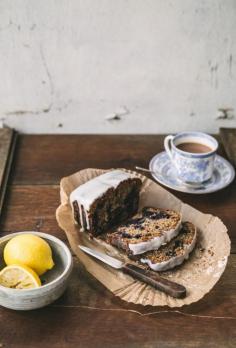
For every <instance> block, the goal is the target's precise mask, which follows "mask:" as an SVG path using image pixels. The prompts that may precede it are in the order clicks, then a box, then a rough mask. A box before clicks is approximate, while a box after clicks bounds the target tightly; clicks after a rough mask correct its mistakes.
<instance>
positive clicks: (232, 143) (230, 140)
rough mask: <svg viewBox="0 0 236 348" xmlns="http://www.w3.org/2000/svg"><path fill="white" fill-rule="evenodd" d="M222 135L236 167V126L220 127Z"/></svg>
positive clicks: (228, 154) (226, 149)
mask: <svg viewBox="0 0 236 348" xmlns="http://www.w3.org/2000/svg"><path fill="white" fill-rule="evenodd" d="M220 137H221V140H222V142H223V144H224V148H225V152H226V153H227V156H228V158H229V159H230V161H231V162H232V164H233V165H234V166H235V167H236V128H220Z"/></svg>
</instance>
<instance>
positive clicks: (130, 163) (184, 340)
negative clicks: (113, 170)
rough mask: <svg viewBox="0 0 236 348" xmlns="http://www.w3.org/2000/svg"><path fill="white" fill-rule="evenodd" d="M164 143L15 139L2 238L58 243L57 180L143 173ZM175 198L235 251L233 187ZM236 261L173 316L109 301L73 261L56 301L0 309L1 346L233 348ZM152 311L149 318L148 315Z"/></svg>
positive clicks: (76, 138) (152, 140) (235, 200)
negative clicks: (27, 308) (210, 219)
mask: <svg viewBox="0 0 236 348" xmlns="http://www.w3.org/2000/svg"><path fill="white" fill-rule="evenodd" d="M162 142H163V136H154V135H153V136H97V137H96V136H21V137H20V141H19V147H18V149H17V154H16V158H15V163H14V170H13V172H12V175H11V185H10V186H9V187H8V192H7V200H6V201H5V205H4V210H3V215H2V218H1V231H2V234H6V233H9V232H13V231H17V230H24V229H27V230H31V229H33V230H39V231H45V232H47V233H51V234H54V235H55V236H58V237H59V238H61V239H63V240H64V241H65V236H64V233H63V231H61V230H60V229H59V227H58V226H57V223H56V220H55V209H56V207H57V206H58V204H59V186H58V183H59V180H60V177H62V176H64V175H68V174H70V173H73V172H75V171H76V170H79V169H82V168H85V167H100V168H110V167H127V168H134V166H135V165H141V166H147V165H148V160H149V159H150V157H151V156H153V155H154V154H155V153H156V152H158V151H160V150H162ZM175 194H176V195H177V196H178V197H180V198H181V199H183V200H184V201H185V202H187V203H189V204H192V205H193V206H195V207H196V208H198V209H200V210H202V211H204V212H210V213H213V214H215V215H218V216H220V217H221V218H222V220H223V221H224V222H225V224H226V225H227V226H228V228H229V233H230V236H231V240H232V242H233V244H232V251H233V252H235V250H236V245H235V244H236V237H235V235H236V231H235V226H234V225H235V214H234V212H235V209H236V185H235V182H234V183H233V184H232V185H231V186H230V187H228V188H226V189H225V190H222V191H220V192H217V193H214V194H209V195H202V196H193V195H187V194H182V193H176V192H175ZM235 271H236V255H235V254H232V255H231V257H230V260H229V263H228V266H227V269H226V271H225V273H224V275H223V277H222V278H221V279H220V281H219V283H218V284H217V285H216V286H215V287H214V289H213V290H212V291H211V292H210V293H209V294H207V295H206V296H205V297H204V298H203V299H202V300H201V301H199V302H197V303H194V304H192V305H190V306H187V307H183V308H181V309H179V310H177V311H174V309H169V308H158V307H157V308H152V307H141V306H134V305H131V304H128V303H125V302H123V301H121V300H119V299H118V298H116V297H114V296H113V295H112V294H111V293H110V292H108V291H107V290H106V289H105V288H104V287H103V286H102V285H101V284H99V283H98V281H97V280H96V279H94V278H93V277H92V276H90V275H89V274H88V273H87V272H86V270H85V269H84V268H83V267H82V265H80V264H79V262H78V261H77V260H75V267H74V271H73V276H72V279H71V282H70V286H69V288H68V290H67V291H66V293H65V294H64V295H63V297H62V298H61V299H59V300H58V301H57V302H56V303H54V304H52V305H51V306H49V307H46V308H44V309H41V310H37V311H32V312H14V311H10V310H7V309H4V308H1V309H0V327H1V331H0V344H2V345H3V347H14V348H16V347H17V348H18V347H20V348H21V347H22V348H23V347H32V348H37V347H63V348H64V347H163V348H165V347H194V348H195V347H204V348H205V347H217V348H218V347H235V346H236V314H235V313H236V278H235ZM153 312H155V313H153Z"/></svg>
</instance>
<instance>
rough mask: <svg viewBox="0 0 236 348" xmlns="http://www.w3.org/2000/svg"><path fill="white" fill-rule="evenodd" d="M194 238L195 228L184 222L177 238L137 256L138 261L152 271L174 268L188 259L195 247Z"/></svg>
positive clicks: (195, 235)
mask: <svg viewBox="0 0 236 348" xmlns="http://www.w3.org/2000/svg"><path fill="white" fill-rule="evenodd" d="M196 237H197V231H196V227H195V226H194V225H193V224H192V223H191V222H184V223H183V226H182V229H181V231H180V232H179V234H178V236H177V237H175V238H174V239H172V241H171V242H170V243H168V244H166V245H163V246H161V247H160V249H158V250H153V251H149V252H147V253H145V254H143V255H141V256H139V260H140V261H141V262H142V263H146V264H148V266H149V267H150V268H151V269H153V270H154V271H166V270H168V269H171V268H174V267H176V266H178V265H180V264H181V263H183V262H184V260H186V259H188V257H189V254H190V253H191V252H192V250H193V249H194V247H195V244H196Z"/></svg>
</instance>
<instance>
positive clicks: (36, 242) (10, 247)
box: [3, 234, 54, 275]
mask: <svg viewBox="0 0 236 348" xmlns="http://www.w3.org/2000/svg"><path fill="white" fill-rule="evenodd" d="M3 255H4V260H5V262H6V264H7V266H9V265H15V264H16V265H25V266H28V267H30V268H32V269H33V270H34V271H35V272H36V273H37V274H38V275H42V274H43V273H45V272H46V271H47V270H49V269H51V268H52V267H53V266H54V262H53V259H52V250H51V248H50V246H49V244H48V243H47V242H46V241H45V240H44V239H42V238H40V237H38V236H35V235H33V234H20V235H18V236H16V237H13V238H12V239H11V240H10V241H9V242H8V243H7V244H6V246H5V248H4V254H3Z"/></svg>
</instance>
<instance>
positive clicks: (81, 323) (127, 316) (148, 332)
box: [0, 255, 236, 348]
mask: <svg viewBox="0 0 236 348" xmlns="http://www.w3.org/2000/svg"><path fill="white" fill-rule="evenodd" d="M235 267H236V256H235V255H232V256H231V258H230V262H229V265H228V269H227V271H226V272H225V274H224V276H223V277H222V279H221V280H220V282H219V283H218V284H217V285H216V287H215V288H214V289H213V290H212V292H211V293H210V294H208V295H207V296H206V297H205V298H204V299H203V300H201V301H200V302H199V303H196V304H193V305H191V306H188V307H184V308H182V309H181V310H180V311H176V312H175V311H174V310H173V309H172V310H170V309H168V308H161V309H158V307H157V308H155V309H154V308H150V307H142V306H134V305H128V304H127V303H124V302H121V301H120V300H119V299H117V298H115V297H114V296H113V295H112V294H111V293H110V292H108V291H107V290H106V289H105V288H104V287H103V286H102V285H101V284H99V283H98V282H97V281H96V279H94V278H93V277H91V276H90V275H89V274H88V273H87V272H86V271H85V270H84V268H83V267H82V266H81V265H80V264H79V262H78V261H76V260H75V266H74V271H73V276H72V279H71V281H70V285H69V288H68V289H67V291H66V293H65V294H64V295H63V296H62V298H61V299H60V300H58V301H57V302H55V303H54V304H52V305H51V306H49V307H46V308H44V309H41V310H37V311H33V312H13V311H10V310H6V309H3V308H2V309H1V311H0V313H1V317H0V323H1V343H2V344H3V346H6V347H10V348H18V347H20V348H23V347H30V348H31V347H32V348H35V347H53V348H54V347H63V348H64V347H66V348H67V347H68V348H70V347H75V346H76V347H132V348H133V347H153V348H154V347H163V348H167V347H168V348H170V347H171V348H176V347H192V348H195V347H204V348H205V347H206V348H208V347H209V348H212V347H213V348H214V347H215V348H219V347H222V348H223V347H224V348H225V347H226V348H227V347H232V348H233V347H234V346H235V342H236V330H235V323H236V316H235V306H236V282H235V277H234V269H235ZM232 279H233V280H232ZM180 327H181V330H180ZM29 332H30V335H29Z"/></svg>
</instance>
